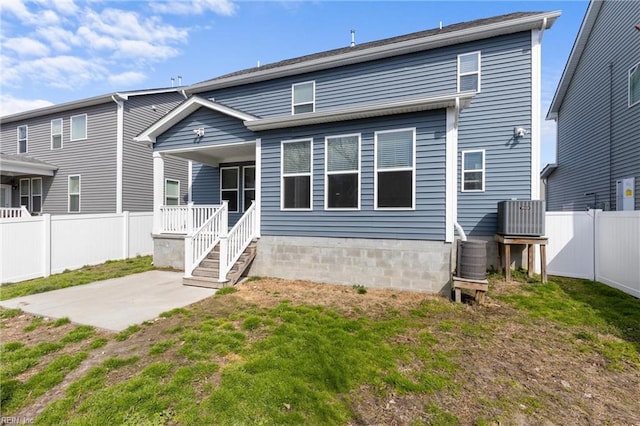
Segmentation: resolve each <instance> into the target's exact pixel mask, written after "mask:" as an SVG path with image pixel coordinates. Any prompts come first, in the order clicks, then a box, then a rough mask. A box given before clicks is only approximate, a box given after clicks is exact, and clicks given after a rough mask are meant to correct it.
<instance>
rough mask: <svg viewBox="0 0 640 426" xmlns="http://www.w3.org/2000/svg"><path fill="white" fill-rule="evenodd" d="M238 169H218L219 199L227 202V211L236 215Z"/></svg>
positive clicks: (237, 209)
mask: <svg viewBox="0 0 640 426" xmlns="http://www.w3.org/2000/svg"><path fill="white" fill-rule="evenodd" d="M239 175H240V172H239V168H238V167H221V168H220V183H221V185H220V199H221V200H227V201H228V202H229V204H228V206H227V207H228V209H229V212H230V213H238V212H239V211H240V209H239V208H238V195H239V192H240V179H239V177H240V176H239Z"/></svg>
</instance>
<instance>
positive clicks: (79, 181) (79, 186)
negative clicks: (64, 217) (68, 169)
mask: <svg viewBox="0 0 640 426" xmlns="http://www.w3.org/2000/svg"><path fill="white" fill-rule="evenodd" d="M75 177H77V178H78V193H77V194H76V193H75V192H74V193H71V191H70V188H69V184H70V183H71V178H75ZM72 195H77V196H78V211H77V212H76V211H71V196H72ZM81 200H82V176H81V175H69V176H67V212H68V213H80V212H81V211H82V204H81Z"/></svg>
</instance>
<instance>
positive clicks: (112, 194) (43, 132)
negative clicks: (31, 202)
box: [1, 102, 116, 214]
mask: <svg viewBox="0 0 640 426" xmlns="http://www.w3.org/2000/svg"><path fill="white" fill-rule="evenodd" d="M84 113H86V114H87V139H85V140H76V141H71V140H70V117H71V116H73V115H78V114H84ZM57 118H62V119H63V148H62V149H56V150H52V149H51V120H53V119H57ZM25 124H26V125H28V126H29V131H28V153H27V155H29V156H31V157H34V158H37V159H38V160H42V161H46V162H47V163H50V164H54V165H56V166H58V171H57V172H56V175H55V179H43V203H42V210H43V212H45V213H52V214H64V213H67V212H68V194H67V190H68V188H67V182H68V176H70V175H80V176H81V178H80V182H81V195H80V212H81V213H107V212H114V211H115V209H116V104H115V103H114V102H110V103H106V104H101V105H96V106H92V107H87V108H83V109H78V110H71V111H65V112H62V113H57V114H52V115H45V116H42V117H37V118H33V119H30V120H25V121H23V122H13V123H7V124H2V147H1V149H2V151H3V152H7V153H11V154H16V153H17V147H16V129H17V127H18V126H21V125H25Z"/></svg>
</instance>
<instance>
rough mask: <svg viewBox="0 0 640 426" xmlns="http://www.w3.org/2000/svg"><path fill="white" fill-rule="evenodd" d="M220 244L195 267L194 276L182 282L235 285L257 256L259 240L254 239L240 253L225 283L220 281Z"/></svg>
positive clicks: (198, 284)
mask: <svg viewBox="0 0 640 426" xmlns="http://www.w3.org/2000/svg"><path fill="white" fill-rule="evenodd" d="M219 251H220V245H219V244H217V245H216V246H215V247H214V249H213V250H212V251H211V252H210V253H208V254H207V257H205V258H204V259H203V260H202V262H200V265H198V267H197V268H195V269H194V271H193V273H192V275H193V276H192V277H190V278H183V279H182V283H183V284H184V285H190V286H197V287H207V288H223V287H229V286H232V285H235V283H237V282H238V280H240V277H242V274H243V273H244V271H245V270H246V269H247V268H248V267H249V265H251V262H252V261H253V259H254V258H255V257H256V252H257V240H253V241H252V242H251V243H249V245H248V246H247V248H246V249H245V250H244V252H243V253H242V254H241V255H240V257H239V258H238V260H237V261H236V262H235V263H234V264H233V266H232V267H231V270H230V271H229V272H228V273H227V281H226V282H224V283H220V282H218V275H219V270H220V269H219V265H220V261H219V256H220V252H219Z"/></svg>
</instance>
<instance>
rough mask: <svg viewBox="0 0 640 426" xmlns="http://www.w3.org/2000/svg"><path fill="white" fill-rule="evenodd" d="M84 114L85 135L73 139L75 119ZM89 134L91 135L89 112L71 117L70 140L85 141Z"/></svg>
mask: <svg viewBox="0 0 640 426" xmlns="http://www.w3.org/2000/svg"><path fill="white" fill-rule="evenodd" d="M82 116H84V137H83V138H77V139H73V119H74V118H76V117H82ZM88 135H89V117H88V116H87V114H76V115H72V116H71V117H69V140H70V141H83V140H85V139H87V137H88Z"/></svg>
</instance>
